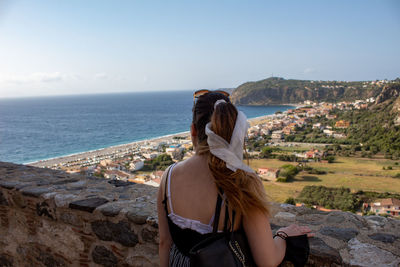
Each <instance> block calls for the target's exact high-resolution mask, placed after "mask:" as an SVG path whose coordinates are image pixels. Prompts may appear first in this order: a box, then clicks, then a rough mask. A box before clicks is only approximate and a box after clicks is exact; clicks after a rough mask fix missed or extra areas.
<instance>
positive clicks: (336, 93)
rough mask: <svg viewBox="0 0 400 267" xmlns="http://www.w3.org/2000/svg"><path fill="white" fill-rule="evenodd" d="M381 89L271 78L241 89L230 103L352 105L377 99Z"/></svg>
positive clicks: (375, 84) (373, 84)
mask: <svg viewBox="0 0 400 267" xmlns="http://www.w3.org/2000/svg"><path fill="white" fill-rule="evenodd" d="M383 86H384V84H383V83H380V82H370V81H368V82H366V81H360V82H345V81H309V80H293V79H289V80H286V79H284V78H278V77H272V78H268V79H265V80H261V81H257V82H247V83H244V84H242V85H240V86H239V87H237V88H236V89H235V90H234V91H233V93H232V101H233V102H234V103H235V104H238V105H269V104H287V103H299V102H303V101H305V100H311V101H318V102H322V101H325V102H338V101H351V100H357V99H367V98H370V97H377V96H378V95H379V94H380V92H381V91H382V88H383Z"/></svg>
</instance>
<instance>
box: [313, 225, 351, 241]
mask: <svg viewBox="0 0 400 267" xmlns="http://www.w3.org/2000/svg"><path fill="white" fill-rule="evenodd" d="M319 232H320V233H321V234H323V235H328V236H331V237H333V238H336V239H339V240H343V241H349V240H350V239H352V238H353V237H355V236H356V235H357V234H358V230H356V229H353V228H337V227H331V226H327V227H323V228H322V229H321V230H320V231H319Z"/></svg>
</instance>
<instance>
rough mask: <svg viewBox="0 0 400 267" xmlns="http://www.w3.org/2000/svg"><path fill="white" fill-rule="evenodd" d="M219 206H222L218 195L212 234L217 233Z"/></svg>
mask: <svg viewBox="0 0 400 267" xmlns="http://www.w3.org/2000/svg"><path fill="white" fill-rule="evenodd" d="M221 204H222V197H221V195H220V194H218V196H217V204H216V206H215V214H214V225H213V234H215V233H217V231H218V223H219V215H220V213H221Z"/></svg>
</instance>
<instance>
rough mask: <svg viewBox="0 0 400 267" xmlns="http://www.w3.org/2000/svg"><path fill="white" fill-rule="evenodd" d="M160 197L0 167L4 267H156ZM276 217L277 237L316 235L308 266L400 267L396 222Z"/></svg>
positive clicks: (278, 211)
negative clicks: (295, 229)
mask: <svg viewBox="0 0 400 267" xmlns="http://www.w3.org/2000/svg"><path fill="white" fill-rule="evenodd" d="M157 190H158V189H157V188H154V187H151V186H146V185H140V184H133V183H125V182H121V181H110V180H105V179H97V178H96V179H93V178H86V177H83V176H80V175H72V174H67V173H63V172H60V171H54V170H49V169H41V168H35V167H29V166H24V165H15V164H11V163H2V162H0V237H1V238H0V266H157V265H158V262H159V259H158V242H159V236H158V219H157V215H156V214H157V212H156V192H157ZM271 209H272V210H271V215H272V216H271V219H270V222H271V228H272V230H273V231H276V230H277V229H279V228H280V227H283V226H287V225H289V224H292V223H296V224H300V225H307V226H309V227H310V228H311V229H312V231H313V232H314V233H315V237H313V238H310V239H309V242H310V249H311V251H310V257H309V260H308V263H307V266H398V265H399V264H400V236H399V233H400V221H398V220H393V219H390V218H384V217H380V216H367V217H360V216H357V215H354V214H352V213H349V212H340V211H335V212H322V211H317V210H312V209H308V208H305V207H294V206H292V205H285V204H274V203H272V207H271ZM284 266H287V265H284ZM289 266H290V265H289Z"/></svg>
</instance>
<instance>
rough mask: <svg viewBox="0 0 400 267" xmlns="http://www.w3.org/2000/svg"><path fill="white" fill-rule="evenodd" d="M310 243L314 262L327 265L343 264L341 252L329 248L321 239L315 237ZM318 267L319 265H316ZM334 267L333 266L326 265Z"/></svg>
mask: <svg viewBox="0 0 400 267" xmlns="http://www.w3.org/2000/svg"><path fill="white" fill-rule="evenodd" d="M309 243H310V253H311V255H312V256H313V258H314V259H313V260H314V261H316V263H317V264H319V263H322V262H325V263H335V264H337V265H341V264H342V257H341V256H340V254H339V252H338V251H337V250H336V249H334V248H332V247H330V246H328V245H327V244H326V243H325V242H324V241H323V240H322V239H321V238H318V237H313V238H310V239H309ZM316 266H318V265H316ZM326 266H332V265H326Z"/></svg>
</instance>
